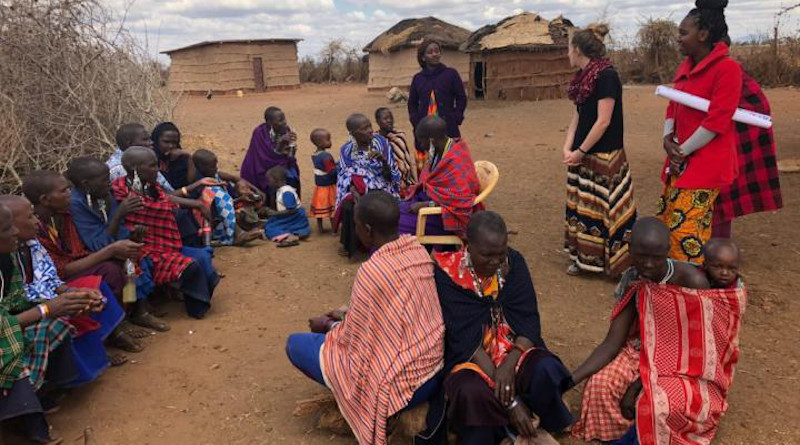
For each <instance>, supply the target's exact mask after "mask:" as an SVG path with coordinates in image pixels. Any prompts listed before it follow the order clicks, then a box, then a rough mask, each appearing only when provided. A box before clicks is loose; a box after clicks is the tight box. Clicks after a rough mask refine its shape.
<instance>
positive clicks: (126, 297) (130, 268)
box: [122, 258, 136, 304]
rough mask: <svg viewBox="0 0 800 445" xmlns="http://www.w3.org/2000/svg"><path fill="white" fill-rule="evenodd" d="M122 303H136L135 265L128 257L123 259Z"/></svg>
mask: <svg viewBox="0 0 800 445" xmlns="http://www.w3.org/2000/svg"><path fill="white" fill-rule="evenodd" d="M122 303H124V304H129V303H136V266H134V264H133V261H132V260H131V259H130V258H128V259H126V260H125V287H123V288H122Z"/></svg>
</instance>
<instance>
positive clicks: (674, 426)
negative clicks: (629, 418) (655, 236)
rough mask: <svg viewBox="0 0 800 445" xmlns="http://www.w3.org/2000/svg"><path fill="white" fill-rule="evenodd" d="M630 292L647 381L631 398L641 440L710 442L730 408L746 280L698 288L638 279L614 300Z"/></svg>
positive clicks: (674, 444) (652, 443)
mask: <svg viewBox="0 0 800 445" xmlns="http://www.w3.org/2000/svg"><path fill="white" fill-rule="evenodd" d="M637 294H638V295H637ZM634 295H637V302H636V305H637V309H638V313H639V328H640V335H641V340H642V347H641V352H640V359H639V371H640V373H641V379H642V385H643V387H644V389H643V391H642V395H641V396H640V397H639V400H638V403H637V406H636V428H637V432H638V436H639V443H640V444H641V445H689V444H707V443H710V442H711V441H712V440H713V439H714V435H715V434H716V432H717V427H718V426H719V421H720V419H721V418H722V415H723V414H724V413H725V411H726V410H727V408H728V403H727V396H728V389H729V388H730V386H731V383H732V382H733V374H734V368H735V366H736V363H737V362H738V360H739V329H740V327H741V322H742V316H743V315H744V310H745V303H746V300H747V293H746V291H745V289H744V287H741V288H738V289H705V290H696V289H687V288H682V287H677V286H666V285H660V284H655V283H641V284H638V285H636V286H634V287H633V288H632V289H631V290H630V291H629V292H628V294H627V295H626V296H625V298H624V299H623V301H622V302H620V305H618V306H617V307H618V308H620V307H624V305H626V304H627V303H628V302H629V301H630V299H631V298H633V296H634ZM615 312H616V311H615Z"/></svg>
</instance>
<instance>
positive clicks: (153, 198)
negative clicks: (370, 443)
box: [111, 176, 194, 285]
mask: <svg viewBox="0 0 800 445" xmlns="http://www.w3.org/2000/svg"><path fill="white" fill-rule="evenodd" d="M126 180H127V177H125V176H123V177H121V178H118V179H117V180H115V181H114V182H112V183H111V191H112V193H113V194H114V199H116V200H117V201H118V202H122V201H123V200H124V199H125V198H127V197H128V196H130V195H132V194H134V193H135V192H134V191H133V190H131V189H130V187H129V186H128V183H127V182H126ZM151 186H152V187H153V190H154V192H153V194H152V195H150V194H147V193H145V194H143V195H140V196H141V198H142V204H143V206H142V209H141V210H139V211H138V212H136V213H130V214H128V215H127V216H126V217H125V227H126V228H127V229H128V230H130V231H133V230H134V229H135V228H136V226H144V227H146V228H147V233H146V234H145V236H144V240H143V243H144V247H143V248H142V253H141V255H142V258H143V257H145V256H146V257H148V258H149V259H150V260H151V261H152V262H153V281H155V283H156V285H162V284H167V283H171V282H173V281H177V280H178V279H179V278H180V277H181V274H182V273H183V271H184V270H186V268H187V267H189V265H191V264H192V262H193V261H194V260H192V259H191V258H189V257H186V256H184V255H183V254H181V248H183V242H181V233H180V231H179V230H178V223H176V222H175V214H174V213H173V211H174V210H175V209H176V208H177V207H178V205H177V204H175V203H173V202H171V201H170V200H169V198H168V197H167V194H166V193H165V192H164V189H163V188H161V186H160V185H158V184H152V185H151ZM140 260H141V258H140Z"/></svg>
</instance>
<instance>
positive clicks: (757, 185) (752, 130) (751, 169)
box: [714, 73, 783, 225]
mask: <svg viewBox="0 0 800 445" xmlns="http://www.w3.org/2000/svg"><path fill="white" fill-rule="evenodd" d="M739 108H743V109H745V110H750V111H755V112H756V113H762V114H767V115H769V114H771V113H770V106H769V100H767V97H766V96H765V95H764V92H763V91H761V87H760V86H759V85H758V82H756V81H755V79H753V78H752V77H750V76H749V75H747V73H744V74H743V84H742V97H741V99H740V100H739ZM735 125H736V137H737V155H738V156H737V158H738V162H739V176H738V177H737V178H736V180H734V181H733V184H731V185H730V186H729V187H723V188H722V189H721V190H720V193H719V197H718V198H717V202H716V203H715V205H714V224H715V225H716V224H719V223H722V222H726V221H730V220H732V219H734V218H736V217H739V216H744V215H749V214H751V213H757V212H768V211H771V210H778V209H780V208H782V207H783V197H782V196H781V184H780V180H779V178H778V161H777V158H776V155H775V136H774V134H773V132H772V129H771V128H769V129H765V128H758V127H756V126H753V125H745V124H742V123H738V122H737V123H736V124H735Z"/></svg>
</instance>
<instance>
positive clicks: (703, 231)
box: [657, 177, 719, 264]
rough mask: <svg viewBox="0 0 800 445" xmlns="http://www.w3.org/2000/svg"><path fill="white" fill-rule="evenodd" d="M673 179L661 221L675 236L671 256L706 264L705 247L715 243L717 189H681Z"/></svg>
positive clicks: (662, 203)
mask: <svg viewBox="0 0 800 445" xmlns="http://www.w3.org/2000/svg"><path fill="white" fill-rule="evenodd" d="M674 180H675V178H674V177H670V179H669V181H668V182H667V184H666V185H665V186H664V192H663V193H662V195H661V198H659V200H658V213H657V216H658V218H659V219H661V220H662V221H664V224H666V225H667V227H669V230H670V232H671V237H670V238H671V239H670V249H669V256H670V258H672V259H675V260H679V261H689V262H692V263H696V264H702V263H703V244H705V243H707V242H708V240H710V239H711V228H712V223H713V219H714V201H715V200H716V199H717V195H718V194H719V190H717V189H680V188H677V187H675V186H674V185H673V183H674Z"/></svg>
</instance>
